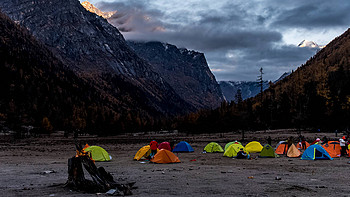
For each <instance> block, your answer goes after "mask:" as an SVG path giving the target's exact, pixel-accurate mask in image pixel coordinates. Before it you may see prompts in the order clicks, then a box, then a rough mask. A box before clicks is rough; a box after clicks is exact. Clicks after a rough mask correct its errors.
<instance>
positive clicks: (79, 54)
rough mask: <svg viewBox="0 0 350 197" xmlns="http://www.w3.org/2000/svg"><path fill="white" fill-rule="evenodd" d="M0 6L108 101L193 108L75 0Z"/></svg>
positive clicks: (157, 112) (176, 110)
mask: <svg viewBox="0 0 350 197" xmlns="http://www.w3.org/2000/svg"><path fill="white" fill-rule="evenodd" d="M58 5H59V6H58ZM0 8H1V10H2V11H3V12H5V13H6V14H7V15H8V16H10V18H11V19H12V20H14V21H16V23H18V24H19V25H21V26H23V27H26V28H27V29H28V31H30V32H31V33H32V34H33V35H34V37H35V38H37V39H38V40H39V41H41V42H43V43H44V44H45V45H46V46H47V47H48V48H49V49H50V50H51V51H52V52H53V53H54V54H55V56H57V57H58V58H59V59H60V60H61V61H62V62H63V63H64V64H66V65H68V66H69V68H70V69H72V70H73V71H74V72H76V73H77V74H78V76H80V77H82V78H83V79H84V80H87V81H88V82H89V83H91V84H93V86H94V87H96V88H97V89H98V90H99V91H100V94H101V95H103V97H104V98H107V99H108V100H109V101H110V102H112V103H113V104H119V105H124V106H125V108H127V107H128V108H130V109H137V110H138V109H139V110H140V111H142V114H143V115H144V116H151V117H163V116H164V115H166V116H173V115H177V114H184V113H187V112H190V111H194V110H195V108H194V107H193V106H191V105H190V104H188V103H186V102H185V101H184V100H183V99H181V98H180V96H179V95H178V94H176V92H175V91H174V90H173V88H172V87H171V86H170V85H169V84H168V83H166V82H165V81H164V79H163V78H162V77H161V76H160V75H159V74H158V73H157V72H156V71H155V70H153V69H152V66H151V65H150V64H149V63H147V62H146V61H145V60H143V59H142V58H140V57H139V56H138V55H137V54H135V52H134V51H133V50H132V49H130V47H129V46H128V45H127V43H126V42H125V40H124V38H123V36H122V35H121V34H120V32H119V31H118V30H117V29H116V28H115V27H113V26H112V25H111V24H109V23H108V22H107V21H106V20H105V19H104V18H102V17H99V16H97V15H95V14H93V13H90V12H88V11H87V10H86V9H85V8H83V7H82V6H81V5H80V3H79V1H77V0H65V1H60V0H50V1H42V0H32V1H26V0H2V1H0ZM117 98H120V99H117Z"/></svg>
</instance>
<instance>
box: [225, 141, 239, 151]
mask: <svg viewBox="0 0 350 197" xmlns="http://www.w3.org/2000/svg"><path fill="white" fill-rule="evenodd" d="M231 144H240V145H242V143H240V142H238V141H233V142H229V143H227V144H226V145H225V150H227V148H228V147H229V146H231Z"/></svg>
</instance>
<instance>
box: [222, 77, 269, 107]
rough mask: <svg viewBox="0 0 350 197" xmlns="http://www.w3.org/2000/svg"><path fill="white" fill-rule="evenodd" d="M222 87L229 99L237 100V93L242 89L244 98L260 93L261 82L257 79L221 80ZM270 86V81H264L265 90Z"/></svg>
mask: <svg viewBox="0 0 350 197" xmlns="http://www.w3.org/2000/svg"><path fill="white" fill-rule="evenodd" d="M219 85H220V88H221V90H222V92H223V94H224V96H225V98H226V100H227V101H229V102H230V101H235V102H237V101H236V94H237V91H238V90H241V94H242V99H243V100H246V99H248V98H251V97H254V96H255V95H257V94H259V93H260V86H259V82H256V81H219ZM268 87H269V83H268V81H264V85H263V90H266V89H267V88H268Z"/></svg>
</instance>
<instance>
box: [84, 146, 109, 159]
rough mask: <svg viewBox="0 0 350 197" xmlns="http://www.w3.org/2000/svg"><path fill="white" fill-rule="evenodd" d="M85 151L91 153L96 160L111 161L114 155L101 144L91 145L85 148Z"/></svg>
mask: <svg viewBox="0 0 350 197" xmlns="http://www.w3.org/2000/svg"><path fill="white" fill-rule="evenodd" d="M84 151H85V152H90V153H91V158H92V159H93V160H95V161H110V160H111V159H112V157H111V156H110V155H109V154H108V153H107V151H106V150H105V149H103V148H101V147H99V146H89V147H87V148H84Z"/></svg>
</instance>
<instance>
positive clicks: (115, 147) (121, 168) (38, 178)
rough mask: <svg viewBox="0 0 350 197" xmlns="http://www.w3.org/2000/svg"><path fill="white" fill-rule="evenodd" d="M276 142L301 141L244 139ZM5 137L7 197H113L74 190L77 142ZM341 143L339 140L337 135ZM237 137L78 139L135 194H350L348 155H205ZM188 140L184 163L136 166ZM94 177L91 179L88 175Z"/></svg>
mask: <svg viewBox="0 0 350 197" xmlns="http://www.w3.org/2000/svg"><path fill="white" fill-rule="evenodd" d="M303 135H304V136H305V137H306V139H307V141H308V142H312V141H313V139H314V138H315V137H316V136H318V137H322V136H327V137H328V138H329V139H333V140H335V141H336V139H337V138H336V137H335V135H334V133H303ZM268 136H271V137H272V147H273V148H275V146H276V145H277V143H278V142H279V141H281V140H284V139H287V138H288V137H289V136H297V135H296V132H295V131H294V130H274V131H258V132H251V133H249V132H248V133H246V134H245V139H246V140H247V141H245V142H242V144H243V145H244V146H245V145H246V144H248V142H250V141H258V142H260V143H261V144H262V145H263V146H264V144H265V143H266V138H267V137H268ZM7 137H8V136H1V138H0V139H1V143H0V145H1V149H2V151H1V152H0V154H1V155H0V159H1V161H0V167H1V171H0V175H1V176H0V182H1V183H2V184H1V186H0V188H1V192H2V193H3V194H5V196H38V195H39V194H40V196H107V194H105V193H98V194H96V193H92V194H88V193H84V192H79V191H72V190H70V189H68V188H65V187H64V186H63V185H64V183H65V182H66V181H67V176H68V174H67V160H68V159H69V158H71V157H72V156H74V155H75V147H74V140H73V138H72V136H69V137H68V138H64V137H63V135H62V134H61V133H56V134H52V135H51V136H43V137H42V138H26V139H20V140H14V139H11V140H9V139H8V138H7ZM338 137H339V136H338ZM240 138H241V135H240V134H238V133H220V134H200V135H186V134H181V133H180V134H179V133H140V134H125V135H120V136H114V137H97V136H79V137H78V140H79V141H81V142H84V143H85V142H86V143H88V144H89V145H97V146H101V147H103V148H104V149H105V150H106V151H107V152H108V154H109V155H111V156H112V159H111V160H110V161H107V162H96V166H98V167H99V166H103V167H104V168H105V169H106V170H107V171H108V172H110V173H111V174H112V175H113V177H114V180H115V181H117V182H118V183H127V182H136V183H135V185H134V186H135V187H137V188H135V189H133V190H132V192H133V196H151V195H152V196H232V195H235V196H334V195H336V196H347V195H348V194H349V193H350V188H349V187H348V173H347V169H348V168H349V167H350V166H349V164H348V161H349V158H348V157H340V158H333V160H314V161H313V160H301V159H300V157H297V158H293V157H286V156H285V155H280V157H279V158H260V157H258V156H259V153H251V158H252V159H249V160H248V159H234V158H232V157H224V156H223V153H222V152H218V153H203V149H204V147H205V146H206V145H207V144H209V143H210V142H216V143H218V144H219V145H220V146H221V147H225V144H226V143H227V142H229V141H232V140H235V139H240ZM153 139H155V140H157V141H158V142H162V141H169V140H176V141H177V142H180V141H186V142H188V143H189V144H190V145H191V147H192V148H193V150H194V152H179V153H174V155H176V156H177V157H178V158H179V160H180V161H181V162H180V163H172V164H156V163H151V162H149V161H148V160H133V158H134V156H135V154H136V152H137V151H138V150H139V149H141V148H142V147H143V146H146V145H148V144H149V142H150V141H151V140H153ZM85 176H86V178H89V177H88V176H89V175H88V173H85Z"/></svg>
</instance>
